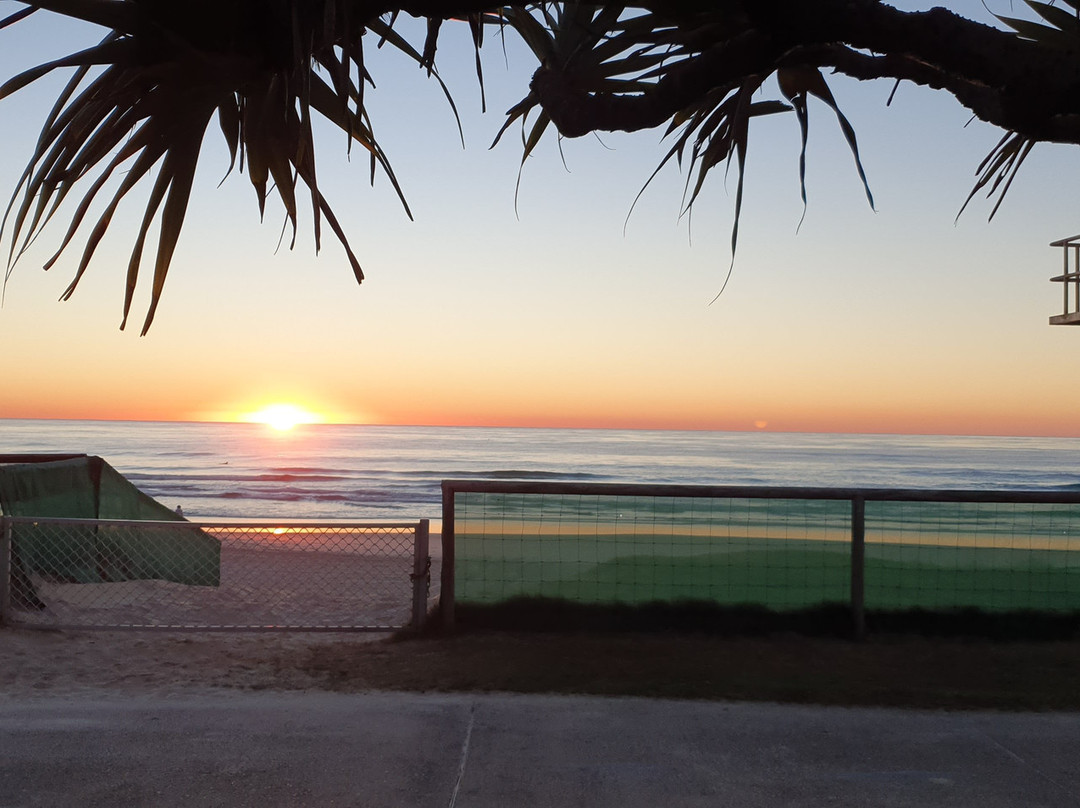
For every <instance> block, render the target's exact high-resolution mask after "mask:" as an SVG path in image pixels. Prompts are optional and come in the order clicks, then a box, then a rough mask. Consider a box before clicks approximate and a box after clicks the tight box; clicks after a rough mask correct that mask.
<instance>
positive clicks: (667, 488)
mask: <svg viewBox="0 0 1080 808" xmlns="http://www.w3.org/2000/svg"><path fill="white" fill-rule="evenodd" d="M442 490H443V496H444V497H445V496H446V495H448V494H450V495H452V494H456V493H478V494H570V495H583V496H627V497H687V498H691V497H698V498H709V499H820V500H841V501H843V500H856V499H861V500H864V501H881V502H888V501H892V502H951V503H962V502H996V503H1002V504H1025V503H1044V504H1051V505H1075V504H1080V491H1074V490H1067V491H1020V490H998V489H979V490H963V489H945V488H813V487H800V486H759V485H754V486H749V485H668V484H664V485H651V484H647V483H577V482H557V481H545V482H535V481H532V482H530V481H526V480H519V481H514V480H443V483H442Z"/></svg>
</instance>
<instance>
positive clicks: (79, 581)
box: [0, 517, 432, 631]
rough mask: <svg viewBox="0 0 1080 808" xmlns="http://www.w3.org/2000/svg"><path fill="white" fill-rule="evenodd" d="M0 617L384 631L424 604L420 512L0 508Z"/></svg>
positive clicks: (419, 612) (32, 621)
mask: <svg viewBox="0 0 1080 808" xmlns="http://www.w3.org/2000/svg"><path fill="white" fill-rule="evenodd" d="M0 524H2V527H3V539H2V541H0V617H2V618H3V622H4V623H5V624H8V625H15V626H21V627H41V628H170V629H181V628H183V629H203V630H212V629H231V630H260V629H261V630H272V629H279V630H290V629H291V630H308V631H320V630H321V631H334V630H338V631H385V630H390V629H399V628H404V627H408V626H412V627H420V626H421V625H422V624H423V622H424V619H425V616H426V614H427V610H428V603H429V598H430V597H431V595H432V593H431V591H430V589H431V587H430V582H431V573H430V570H431V556H430V554H429V547H428V538H429V537H428V521H427V520H421V521H419V522H413V523H396V524H337V523H317V524H315V523H312V524H297V523H286V524H282V523H248V522H244V523H235V522H234V523H210V522H147V521H117V520H79V519H36V518H22V517H4V518H2V519H0Z"/></svg>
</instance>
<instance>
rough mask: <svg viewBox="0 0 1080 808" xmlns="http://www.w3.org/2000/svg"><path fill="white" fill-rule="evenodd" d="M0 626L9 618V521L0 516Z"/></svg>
mask: <svg viewBox="0 0 1080 808" xmlns="http://www.w3.org/2000/svg"><path fill="white" fill-rule="evenodd" d="M0 527H2V531H0V626H6V625H7V624H8V621H9V620H10V618H11V520H10V519H9V518H8V517H6V516H0Z"/></svg>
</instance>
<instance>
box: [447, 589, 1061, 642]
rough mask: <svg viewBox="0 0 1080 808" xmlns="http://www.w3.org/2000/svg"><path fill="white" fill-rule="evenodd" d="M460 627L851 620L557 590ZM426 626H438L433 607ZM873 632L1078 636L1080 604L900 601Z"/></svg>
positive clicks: (766, 626) (804, 627) (812, 612)
mask: <svg viewBox="0 0 1080 808" xmlns="http://www.w3.org/2000/svg"><path fill="white" fill-rule="evenodd" d="M455 618H456V624H457V626H456V628H457V630H459V631H466V632H467V631H477V630H479V631H492V630H494V631H525V632H566V631H580V632H594V633H626V632H643V633H656V632H668V633H682V634H708V635H714V636H768V635H773V634H787V633H791V634H798V635H802V636H808V637H852V636H853V635H854V620H853V618H852V613H851V609H850V607H849V606H847V605H846V604H824V605H821V606H815V607H811V608H803V609H794V610H787V611H776V610H771V609H768V608H765V607H763V606H756V605H752V604H748V605H740V606H726V605H722V604H717V603H712V602H708V601H679V602H674V603H669V602H653V603H645V604H626V603H609V604H590V603H576V602H573V601H569V600H564V599H559V598H524V597H521V598H511V599H509V600H506V601H503V602H501V603H495V604H476V603H458V604H457V605H456V607H455ZM429 626H430V627H431V628H430V631H434V632H438V631H440V630H441V621H440V619H439V616H438V615H432V619H431V620H430V621H429ZM866 626H867V630H868V631H869V632H871V633H873V634H911V635H921V636H928V637H978V638H984V639H993V640H1069V639H1075V638H1080V612H1077V611H1073V612H1062V613H1057V612H1041V611H1029V610H1016V611H1000V612H987V611H983V610H980V609H974V608H968V609H941V610H933V611H931V610H925V609H904V610H889V611H886V610H880V611H869V612H867V614H866Z"/></svg>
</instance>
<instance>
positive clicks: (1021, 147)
mask: <svg viewBox="0 0 1080 808" xmlns="http://www.w3.org/2000/svg"><path fill="white" fill-rule="evenodd" d="M1024 3H1025V5H1027V6H1028V8H1030V9H1031V10H1032V11H1033V12H1035V14H1036V15H1037V16H1038V17H1039V18H1040V19H1042V20H1043V21H1044V22H1045V23H1046V24H1043V23H1040V22H1034V21H1032V20H1025V19H1021V18H1018V17H1007V16H1001V15H996V16H997V18H998V19H999V20H1001V21H1002V22H1003V23H1005V24H1006V25H1008V26H1009V27H1010V28H1012V29H1013V30H1014V31H1016V33H1017V34H1018V35H1019V36H1020V37H1022V38H1024V39H1030V40H1033V41H1035V42H1039V43H1042V44H1043V45H1046V46H1048V47H1051V48H1055V49H1060V50H1065V51H1071V52H1073V53H1076V52H1080V2H1077V0H1064V4H1065V5H1066V6H1068V7H1069V8H1070V9H1071V11H1066V10H1065V9H1063V8H1058V7H1057V6H1055V5H1054V4H1053V2H1050V3H1043V2H1039V0H1024ZM1034 147H1035V138H1032V137H1028V136H1026V135H1022V134H1020V133H1018V132H1013V131H1009V132H1006V133H1005V134H1004V135H1003V136H1002V138H1001V140H999V141H998V142H997V144H996V145H995V146H994V148H993V149H991V150H990V153H989V154H987V155H986V157H985V158H983V161H982V162H981V163H979V167H978V168H977V169H975V173H976V175H977V178H976V181H975V186H974V187H973V188H972V189H971V193H969V194H968V195H967V199H965V200H964V204H963V205H961V207H960V213H957V214H956V215H957V217H958V218H959V216H960V214H962V213H963V212H964V211H965V210H966V209H967V206H968V204H969V203H970V202H971V200H972V199H974V198H975V195H976V194H978V193H979V191H981V190H983V189H984V188H985V189H986V196H987V198H989V199H993V198H994V196H995V195H996V196H997V200H996V201H995V202H994V206H993V208H991V209H990V216H989V218H990V219H993V218H994V216H995V215H996V214H997V212H998V210H999V209H1000V208H1001V203H1002V202H1004V201H1005V195H1006V194H1007V193H1008V192H1009V189H1010V188H1011V187H1012V184H1013V181H1014V180H1015V179H1016V175H1017V174H1018V173H1019V171H1020V168H1021V166H1023V164H1024V160H1026V159H1027V156H1028V155H1029V154H1031V150H1032V149H1033V148H1034Z"/></svg>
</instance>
